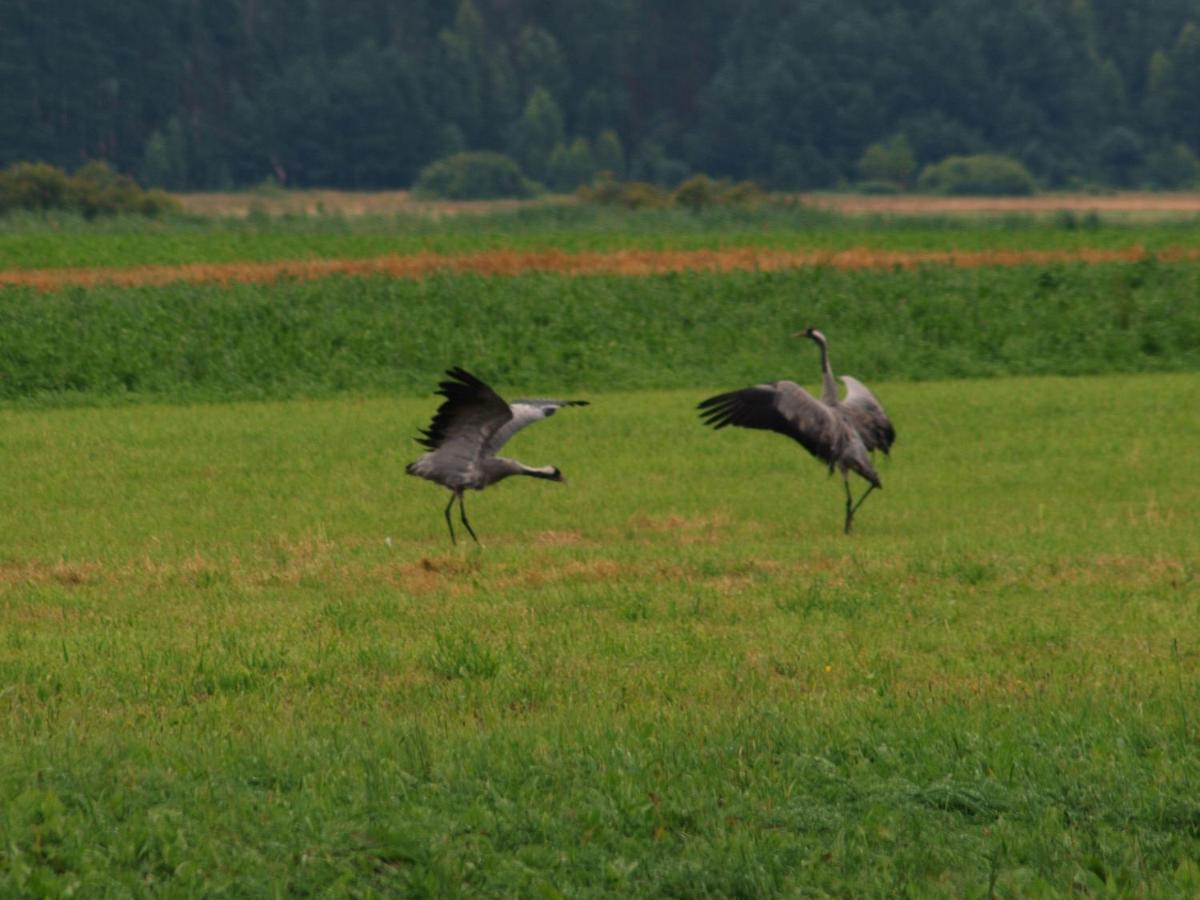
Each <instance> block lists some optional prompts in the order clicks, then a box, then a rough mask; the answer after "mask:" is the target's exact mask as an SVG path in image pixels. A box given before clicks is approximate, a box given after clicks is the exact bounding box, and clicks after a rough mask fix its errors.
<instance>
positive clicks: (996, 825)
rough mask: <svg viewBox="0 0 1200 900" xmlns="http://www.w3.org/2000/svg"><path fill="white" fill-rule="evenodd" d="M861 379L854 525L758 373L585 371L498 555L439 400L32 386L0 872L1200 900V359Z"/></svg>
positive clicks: (34, 890) (9, 599) (10, 586)
mask: <svg viewBox="0 0 1200 900" xmlns="http://www.w3.org/2000/svg"><path fill="white" fill-rule="evenodd" d="M877 277H878V278H886V277H887V276H886V275H879V276H877ZM1194 299H1195V298H1194V297H1193V298H1191V302H1193V303H1194ZM831 340H833V338H832V337H831ZM808 350H809V351H811V348H808ZM834 350H835V357H834V361H835V364H837V363H838V357H837V355H836V344H835V345H834ZM808 356H809V353H805V352H803V351H796V352H795V355H794V357H793V358H792V363H791V365H790V366H789V368H788V369H786V370H785V371H781V372H779V373H777V374H780V375H783V374H788V373H794V374H796V375H797V376H798V377H801V378H803V377H804V374H805V373H815V371H816V364H815V359H809V358H808ZM843 358H845V357H843ZM450 361H451V360H448V361H447V362H450ZM453 361H459V360H453ZM838 368H839V369H842V368H843V367H842V366H840V365H839V366H838ZM844 369H845V370H847V371H853V372H855V374H858V375H860V376H861V377H863V378H864V379H866V380H867V381H868V382H869V383H870V384H871V385H872V386H873V387H874V388H875V389H876V392H877V393H878V394H879V395H880V397H881V399H882V400H883V401H884V402H885V404H886V405H887V406H888V408H889V411H890V412H891V414H892V416H893V418H894V419H895V421H896V423H897V429H898V431H899V440H898V442H897V445H896V447H895V450H894V453H893V458H892V459H891V460H890V461H888V462H885V463H884V464H883V465H882V468H881V474H882V477H883V479H884V483H885V489H884V490H883V491H882V492H880V493H877V494H875V495H873V496H872V497H871V498H870V499H869V500H868V501H867V503H866V504H865V505H864V507H863V508H862V510H861V511H860V513H859V516H858V518H857V522H856V532H855V533H854V534H853V535H851V536H849V537H846V536H843V535H842V534H841V533H840V525H841V513H842V510H841V493H840V491H841V488H840V485H839V484H837V482H836V480H830V479H828V478H827V477H826V475H825V473H824V471H823V469H822V467H821V466H820V465H819V464H818V463H817V462H816V461H814V460H812V459H811V458H809V457H807V455H806V454H804V453H803V451H801V450H800V448H799V447H797V446H795V445H792V444H790V443H789V442H787V441H785V440H784V439H782V438H778V437H775V436H773V435H767V434H762V433H753V432H736V431H733V430H730V431H724V432H719V433H714V432H711V431H708V430H706V429H704V428H703V427H702V426H701V425H700V424H699V422H698V420H697V418H696V415H695V413H694V409H693V407H694V405H695V403H696V401H697V400H699V399H701V398H702V397H704V396H706V394H707V393H708V392H710V391H712V390H716V389H721V388H727V387H733V386H737V385H738V384H741V383H744V382H745V381H746V380H749V379H750V378H751V377H757V376H758V375H759V373H758V372H754V373H751V372H747V373H746V377H745V378H743V379H739V380H735V381H733V382H732V383H731V382H729V381H728V380H726V379H724V378H721V379H716V378H712V379H701V380H697V382H696V385H697V386H696V387H694V388H688V389H686V390H672V391H667V392H651V391H637V392H631V393H615V392H611V391H608V390H598V391H588V390H585V389H583V388H582V387H580V386H578V384H577V386H576V388H575V389H574V390H573V393H575V394H579V395H580V396H584V397H586V398H587V399H590V400H592V402H593V405H592V406H590V407H588V408H584V409H570V410H566V411H564V412H562V413H561V414H560V415H558V416H556V417H555V418H554V419H553V420H552V421H550V422H547V423H545V424H544V425H540V426H538V427H537V428H533V429H530V430H529V431H528V432H525V433H523V434H522V435H521V436H520V437H519V438H517V439H516V441H514V443H513V444H512V452H513V455H516V456H518V457H519V458H521V459H523V460H524V461H526V462H529V463H531V464H543V463H554V464H557V465H559V466H561V468H562V469H563V471H564V473H565V474H566V476H567V478H568V479H569V482H568V484H566V485H556V484H547V483H543V482H539V481H524V480H522V481H520V482H516V483H514V481H509V482H506V483H505V484H503V485H500V486H498V487H496V488H494V489H493V490H490V491H488V492H486V493H484V494H482V495H472V496H470V497H469V498H468V506H469V512H470V514H471V518H472V522H473V524H474V525H475V527H476V529H477V530H478V532H479V533H480V536H481V538H482V539H483V542H484V544H485V549H483V550H478V549H476V548H474V547H473V546H466V547H459V548H452V547H451V546H450V545H449V541H448V538H447V536H446V534H445V526H444V522H443V520H442V518H441V510H442V506H443V505H444V503H445V493H444V492H443V491H441V490H439V489H438V488H436V487H435V486H433V485H430V484H428V483H426V482H423V481H420V480H418V479H414V478H408V477H406V476H404V474H403V466H404V463H405V462H407V461H408V460H410V459H412V458H413V457H414V456H415V455H416V452H417V448H416V447H415V446H414V445H413V443H412V441H411V437H412V435H413V434H414V432H415V429H416V428H417V427H418V426H420V425H423V424H425V422H426V421H427V417H428V415H429V414H430V412H431V411H432V409H433V406H434V402H435V400H434V398H431V397H424V398H397V397H375V398H365V399H364V398H359V397H354V396H342V397H336V398H332V399H324V400H316V401H312V400H310V401H304V400H295V401H288V402H270V403H240V404H211V405H192V406H174V405H157V404H153V403H147V404H143V405H138V406H126V407H116V408H72V409H23V408H12V407H10V408H7V409H0V460H3V473H4V477H3V479H0V798H2V800H0V803H2V806H0V834H2V835H3V837H2V838H0V894H4V895H17V896H24V895H31V896H65V895H67V894H68V893H74V894H75V895H82V896H217V895H229V896H277V895H300V894H321V895H332V896H386V895H412V896H438V897H441V896H453V895H461V894H481V895H486V896H496V895H515V896H543V897H554V896H559V895H562V896H614V897H615V896H630V895H655V896H659V895H666V896H703V895H709V896H763V895H778V894H785V895H808V894H813V895H820V894H825V893H828V894H834V895H840V896H856V897H863V896H896V895H909V896H930V895H932V896H946V897H963V896H977V897H986V896H989V895H991V894H995V895H998V896H1008V897H1024V896H1061V895H1063V894H1068V893H1082V894H1087V895H1133V896H1138V895H1142V896H1195V895H1196V893H1197V892H1200V865H1198V864H1197V862H1196V860H1197V859H1198V858H1200V799H1198V798H1200V702H1198V701H1200V682H1198V677H1200V615H1198V613H1200V580H1198V578H1197V572H1198V571H1200V538H1198V537H1197V529H1196V527H1195V510H1196V508H1197V503H1198V502H1200V472H1198V470H1197V468H1196V467H1195V466H1194V465H1192V464H1191V462H1190V455H1191V454H1192V453H1193V448H1194V447H1195V446H1196V444H1197V439H1198V438H1200V417H1198V416H1197V415H1196V410H1197V409H1200V376H1197V375H1195V374H1188V373H1183V374H1174V375H1170V374H1163V375H1126V376H1120V377H1115V376H1108V377H1088V378H1072V379H1068V378H1053V377H1045V378H1012V377H1008V378H995V379H991V380H975V381H931V382H924V383H912V382H907V383H906V382H887V381H883V382H881V381H880V380H879V378H877V377H876V378H872V377H871V375H872V374H873V373H872V372H871V371H870V370H868V369H863V368H851V366H850V365H849V364H847V365H846V366H845V367H844ZM480 374H481V375H485V376H490V375H492V374H493V373H491V372H488V371H486V370H481V371H480ZM804 380H806V381H811V379H804ZM536 386H537V387H538V388H539V389H541V388H544V387H548V386H549V385H547V384H544V383H539V384H538V385H536ZM497 387H498V388H500V389H501V390H503V391H505V392H506V393H508V394H509V395H510V396H511V395H516V394H520V393H523V392H525V389H526V385H525V384H524V383H521V382H517V381H515V380H509V379H507V378H498V379H497Z"/></svg>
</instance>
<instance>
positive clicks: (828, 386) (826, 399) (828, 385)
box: [817, 339, 838, 406]
mask: <svg viewBox="0 0 1200 900" xmlns="http://www.w3.org/2000/svg"><path fill="white" fill-rule="evenodd" d="M817 346H818V347H820V348H821V402H822V403H824V404H826V405H827V406H837V402H838V390H837V382H836V381H834V380H833V369H832V368H831V367H830V365H829V348H828V347H827V346H825V341H824V340H823V339H822V340H818V341H817Z"/></svg>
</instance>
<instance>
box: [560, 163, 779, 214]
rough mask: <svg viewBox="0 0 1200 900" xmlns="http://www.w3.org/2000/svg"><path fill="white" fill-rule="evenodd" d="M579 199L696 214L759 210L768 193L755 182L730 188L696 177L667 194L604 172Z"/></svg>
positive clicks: (721, 183) (628, 207)
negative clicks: (748, 208) (718, 209)
mask: <svg viewBox="0 0 1200 900" xmlns="http://www.w3.org/2000/svg"><path fill="white" fill-rule="evenodd" d="M576 196H577V197H578V198H579V199H580V201H581V202H583V203H601V204H605V205H608V206H623V207H625V208H626V209H663V208H666V207H669V206H678V207H683V208H684V209H690V210H692V211H693V212H696V211H699V210H702V209H709V208H711V207H718V206H757V205H759V204H761V203H763V202H765V201H766V198H767V195H766V192H765V191H763V189H762V188H761V187H759V186H758V185H757V184H755V183H754V182H753V181H739V182H738V183H737V184H731V183H730V182H728V181H725V180H724V179H721V180H717V179H713V178H709V177H708V176H707V175H693V176H692V177H691V178H689V179H687V181H685V182H683V183H682V184H681V185H679V187H677V188H675V190H674V191H671V192H670V193H668V192H667V191H665V190H663V189H662V188H660V187H659V186H658V185H654V184H649V183H647V182H644V181H619V180H617V179H616V178H615V177H613V174H612V173H611V172H601V173H600V174H599V175H598V176H597V177H596V180H595V181H593V182H592V184H591V186H590V187H583V188H580V189H579V190H578V191H577V192H576Z"/></svg>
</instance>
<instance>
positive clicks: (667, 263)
mask: <svg viewBox="0 0 1200 900" xmlns="http://www.w3.org/2000/svg"><path fill="white" fill-rule="evenodd" d="M1150 256H1154V257H1156V258H1158V259H1162V260H1167V261H1182V260H1187V261H1196V260H1200V249H1195V248H1192V249H1173V250H1167V251H1164V252H1161V253H1157V254H1149V253H1147V252H1146V251H1145V250H1143V249H1142V248H1140V247H1129V248H1125V249H1118V250H1100V249H1091V250H1088V249H1084V250H979V251H957V250H949V251H890V250H871V249H868V248H865V247H856V248H853V249H849V250H836V251H816V250H767V249H756V248H750V247H740V248H739V247H731V248H725V249H721V250H615V251H611V252H606V253H568V252H565V251H562V250H529V251H516V250H495V251H486V252H480V253H470V254H458V255H449V254H435V253H417V254H412V255H407V256H377V257H372V258H369V259H308V260H277V261H273V262H266V263H262V262H231V263H187V264H183V265H172V266H129V267H97V268H73V269H72V268H65V269H9V270H6V271H0V287H5V286H10V287H17V286H20V287H32V288H35V289H37V290H43V291H51V290H56V289H59V288H64V287H93V286H96V285H116V286H119V287H142V286H155V285H164V284H172V283H176V282H184V283H188V284H234V283H255V284H262V283H268V282H273V281H279V280H296V281H301V280H303V281H308V280H313V279H318V278H329V277H332V276H335V275H373V276H379V277H387V278H424V277H427V276H430V275H433V274H435V273H439V272H451V273H471V274H476V275H488V276H512V275H520V274H522V273H526V272H552V273H559V274H566V275H629V276H646V275H661V274H666V273H670V272H690V271H707V272H735V271H763V272H773V271H779V270H784V269H798V268H808V267H814V266H828V267H830V268H835V269H894V268H900V269H911V268H915V267H917V266H927V265H936V266H957V267H962V268H974V267H981V266H1020V265H1046V264H1052V263H1070V262H1084V263H1104V262H1136V261H1138V260H1141V259H1145V258H1148V257H1150Z"/></svg>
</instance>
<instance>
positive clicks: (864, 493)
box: [853, 485, 875, 512]
mask: <svg viewBox="0 0 1200 900" xmlns="http://www.w3.org/2000/svg"><path fill="white" fill-rule="evenodd" d="M873 490H875V485H871V486H870V487H868V488H867V489H866V491H864V492H863V495H862V496H861V497H859V498H858V502H857V503H855V504H854V510H853V512H858V508H859V507H860V506H862V502H863V501H864V500H866V499H867V494H869V493H871V491H873Z"/></svg>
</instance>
